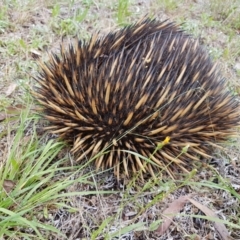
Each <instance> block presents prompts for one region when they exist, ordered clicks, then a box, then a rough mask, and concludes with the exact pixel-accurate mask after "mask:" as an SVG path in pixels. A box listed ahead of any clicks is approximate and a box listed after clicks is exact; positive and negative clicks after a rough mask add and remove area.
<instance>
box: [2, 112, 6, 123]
mask: <svg viewBox="0 0 240 240" xmlns="http://www.w3.org/2000/svg"><path fill="white" fill-rule="evenodd" d="M6 118H7V114H6V113H4V112H2V113H0V122H1V121H4V120H5V119H6Z"/></svg>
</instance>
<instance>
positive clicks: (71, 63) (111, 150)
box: [34, 19, 240, 177]
mask: <svg viewBox="0 0 240 240" xmlns="http://www.w3.org/2000/svg"><path fill="white" fill-rule="evenodd" d="M40 66H41V73H40V74H39V76H38V77H37V81H38V83H39V87H38V88H37V89H36V91H35V93H34V94H35V96H36V98H37V100H38V101H39V103H40V104H41V105H42V106H43V109H44V114H45V117H46V119H48V120H49V121H50V124H51V125H50V126H49V127H47V129H48V130H51V132H53V133H56V134H59V137H60V138H61V139H64V140H66V141H68V142H69V143H70V144H72V149H71V152H72V154H74V156H75V159H76V160H77V161H81V160H84V159H86V158H87V159H88V158H90V157H93V156H96V155H97V154H99V155H97V157H96V159H95V161H96V167H97V168H103V169H106V168H111V167H113V168H114V172H115V174H116V175H117V176H118V177H119V171H120V169H122V170H123V171H124V172H125V173H126V175H129V169H130V170H132V171H133V172H136V171H138V170H142V171H143V172H149V173H150V174H152V175H153V176H154V172H155V170H157V168H166V169H167V171H168V173H169V174H171V175H173V172H174V171H175V169H176V167H177V166H178V167H180V168H182V169H185V168H184V166H186V165H187V164H189V163H190V161H189V160H198V159H199V156H203V157H210V154H211V146H216V143H219V142H222V141H224V140H226V138H227V137H229V136H232V135H233V134H234V130H233V128H235V127H238V126H239V124H240V115H239V102H238V100H237V99H236V97H234V96H233V95H232V94H231V92H230V91H228V90H227V82H226V81H225V80H224V79H223V78H222V76H221V75H220V72H219V70H218V66H217V65H216V64H214V63H213V62H212V60H211V58H210V57H209V54H208V53H207V51H206V50H205V49H204V47H202V46H201V45H200V44H199V42H198V41H197V40H195V39H193V38H192V37H191V36H189V35H188V34H186V33H185V32H183V31H182V30H180V29H179V27H178V26H177V25H176V24H175V23H169V22H167V21H164V22H159V21H157V20H150V19H144V20H141V21H139V22H137V23H136V24H133V25H131V26H128V27H125V28H123V29H121V30H119V31H116V32H113V33H109V34H108V35H106V36H103V37H100V36H99V35H94V36H92V37H91V39H90V40H89V42H84V41H77V43H76V45H74V44H70V45H69V48H68V49H65V48H64V47H63V46H62V47H61V56H60V57H59V56H57V55H56V54H51V55H50V60H49V62H48V63H41V64H40ZM169 139H170V141H169ZM166 143H168V144H166ZM187 146H188V151H187V152H186V153H184V154H181V152H182V149H183V148H184V147H187ZM178 169H179V168H178ZM132 171H131V172H132Z"/></svg>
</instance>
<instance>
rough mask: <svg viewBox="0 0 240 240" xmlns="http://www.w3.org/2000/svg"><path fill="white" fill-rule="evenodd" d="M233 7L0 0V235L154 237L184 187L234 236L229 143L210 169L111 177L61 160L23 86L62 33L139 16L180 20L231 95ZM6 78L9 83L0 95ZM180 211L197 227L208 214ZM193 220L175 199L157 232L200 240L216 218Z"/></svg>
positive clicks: (237, 55)
mask: <svg viewBox="0 0 240 240" xmlns="http://www.w3.org/2000/svg"><path fill="white" fill-rule="evenodd" d="M239 13H240V8H239V4H238V1H237V0H228V1H224V0H214V1H210V2H209V1H198V2H192V1H187V0H185V1H178V2H177V1H172V0H165V1H159V0H151V1H146V2H138V1H135V0H118V1H117V2H115V3H114V4H113V3H111V2H109V1H106V0H102V1H100V2H97V1H91V0H84V1H79V0H73V1H67V2H66V1H55V0H41V1H36V0H24V1H22V0H21V1H20V0H8V1H2V2H1V3H0V54H1V59H0V119H1V122H0V131H1V132H0V153H1V155H0V185H1V186H3V187H2V188H1V190H0V239H51V238H52V239H77V238H79V239H124V237H125V238H127V237H128V238H132V239H140V238H142V239H150V238H154V237H156V236H155V235H154V234H155V233H154V231H155V230H156V229H157V228H158V226H159V224H160V223H161V222H162V215H161V214H162V212H163V210H164V209H165V208H167V204H168V203H170V202H172V201H173V199H176V198H178V197H179V196H181V195H185V194H188V193H189V192H192V193H194V194H195V197H196V198H197V199H198V200H199V201H201V202H202V203H204V204H205V205H206V206H208V207H210V208H212V209H214V210H215V211H218V212H219V215H220V217H221V218H222V219H224V224H225V225H226V226H227V228H228V230H229V232H231V236H232V237H233V238H235V239H237V238H239V236H240V231H239V228H238V227H237V226H239V224H240V220H239V219H240V208H239V202H240V194H239V188H238V187H239V181H238V179H239V175H238V173H237V171H238V169H239V153H240V151H239V142H238V141H237V142H229V144H228V147H226V148H225V153H226V154H224V153H222V152H220V153H218V154H217V155H216V158H217V159H221V162H222V163H219V165H217V166H216V167H214V168H212V167H206V168H202V169H200V170H198V171H197V172H196V171H195V170H193V171H192V172H191V173H190V174H189V175H182V176H181V177H179V179H177V180H175V181H174V180H172V179H166V178H163V179H162V175H164V174H163V172H160V173H159V176H158V177H159V178H156V179H149V181H147V182H145V183H141V182H139V181H138V180H137V177H136V178H133V179H132V180H126V181H125V182H122V183H120V184H117V183H116V182H115V179H114V177H113V176H112V173H111V171H105V172H102V173H96V172H95V171H94V168H92V167H91V164H90V163H89V162H87V163H86V164H83V165H80V166H75V165H71V164H70V162H71V161H70V160H69V159H70V157H69V155H68V150H67V149H66V147H65V144H64V143H63V142H59V141H56V140H55V139H51V135H50V134H47V133H44V134H43V133H42V121H41V120H40V118H39V116H38V115H36V113H35V111H36V106H35V103H34V102H33V100H32V98H31V96H30V95H29V93H28V89H29V88H32V87H34V85H35V82H34V81H33V79H32V76H35V75H36V74H37V65H36V58H38V57H41V58H44V59H47V54H46V50H47V51H58V46H59V44H58V43H60V42H61V40H62V37H63V36H67V37H75V36H79V37H80V38H83V39H86V38H88V37H89V36H90V35H91V33H94V32H97V31H100V32H103V33H106V32H108V30H112V29H116V28H118V27H119V26H124V25H126V24H129V23H131V22H134V21H136V20H138V19H139V18H140V17H143V16H145V15H150V16H156V17H158V18H160V19H166V18H170V19H172V20H174V21H176V22H178V23H183V28H184V29H185V30H186V31H188V32H190V33H191V34H193V35H194V36H196V37H200V38H201V40H202V41H203V42H204V44H205V45H206V46H207V47H208V49H209V52H210V54H211V55H212V56H213V58H214V59H215V60H216V61H217V62H218V63H219V64H220V66H221V68H222V73H223V75H224V76H225V77H226V78H227V79H229V85H230V86H231V87H232V89H233V91H234V92H235V93H238V91H239V90H238V89H239V68H237V64H239V59H240V51H239V46H240V39H239V31H240V20H239V17H238V16H239ZM34 52H38V53H39V55H36V54H34ZM11 84H17V85H18V87H17V88H16V90H15V91H14V92H13V93H12V94H10V95H7V94H6V92H7V89H8V88H9V86H11ZM17 106H18V107H17ZM185 150H187V149H183V153H184V151H185ZM226 156H227V157H226ZM223 169H224V170H223ZM229 172H230V174H229ZM189 217H190V218H191V219H192V223H194V221H195V220H194V219H196V218H199V222H200V225H201V224H202V225H204V226H206V221H207V220H209V221H207V222H208V223H209V225H210V227H209V228H207V227H205V228H201V227H198V228H197V227H196V225H194V224H193V225H191V226H190V227H189V226H188V225H186V219H189ZM203 218H204V217H203V216H201V212H200V213H199V212H197V213H196V209H194V208H193V207H189V206H185V208H184V209H183V212H182V217H181V218H176V219H175V226H174V225H172V228H171V231H169V232H168V233H167V234H170V235H165V236H163V237H162V238H160V239H166V236H171V237H172V238H174V239H196V238H197V237H198V238H199V239H202V238H204V237H206V236H207V234H208V233H209V232H210V233H212V234H214V230H212V229H211V228H212V225H211V221H215V220H216V219H209V218H208V217H205V218H206V219H205V220H204V219H203ZM189 224H190V223H189ZM176 229H178V231H176ZM189 229H190V230H189ZM191 229H194V231H192V230H191ZM164 237H165V238H164Z"/></svg>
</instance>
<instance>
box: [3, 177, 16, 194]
mask: <svg viewBox="0 0 240 240" xmlns="http://www.w3.org/2000/svg"><path fill="white" fill-rule="evenodd" d="M15 185H16V184H15V182H14V181H12V180H6V179H5V180H3V188H4V189H5V191H6V192H7V193H9V192H11V191H12V190H13V188H14V187H15Z"/></svg>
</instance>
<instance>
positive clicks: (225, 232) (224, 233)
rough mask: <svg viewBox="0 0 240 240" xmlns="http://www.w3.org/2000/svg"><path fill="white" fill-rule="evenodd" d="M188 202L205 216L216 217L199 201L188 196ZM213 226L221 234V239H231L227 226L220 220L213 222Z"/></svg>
mask: <svg viewBox="0 0 240 240" xmlns="http://www.w3.org/2000/svg"><path fill="white" fill-rule="evenodd" d="M188 200H189V202H191V203H192V204H193V205H195V206H196V207H197V208H198V209H199V210H201V211H202V212H203V213H204V214H205V215H206V216H209V217H213V218H218V216H217V215H216V214H215V213H214V212H213V211H212V210H211V209H209V208H208V207H206V206H203V205H202V204H201V203H199V202H197V201H195V200H193V199H191V198H188ZM214 227H215V228H216V230H217V232H218V233H219V235H220V236H221V238H222V239H223V240H229V239H231V237H230V235H229V233H228V230H227V228H226V227H225V225H224V224H223V223H220V222H214Z"/></svg>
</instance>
